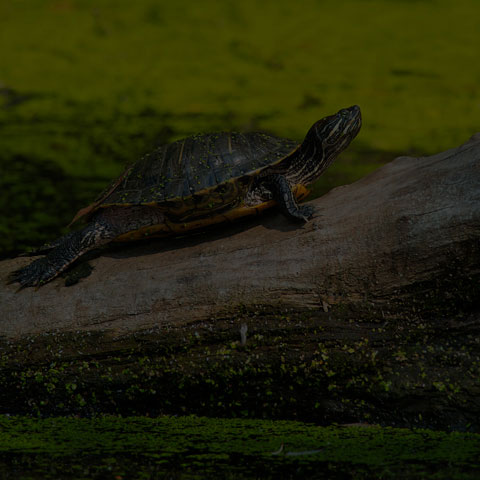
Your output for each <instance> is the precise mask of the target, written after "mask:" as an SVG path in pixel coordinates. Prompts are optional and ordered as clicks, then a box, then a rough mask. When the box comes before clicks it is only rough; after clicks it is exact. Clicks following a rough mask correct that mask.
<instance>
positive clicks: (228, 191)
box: [77, 132, 298, 222]
mask: <svg viewBox="0 0 480 480" xmlns="http://www.w3.org/2000/svg"><path fill="white" fill-rule="evenodd" d="M297 147H298V144H297V143H296V142H295V141H293V140H288V139H283V138H278V137H274V136H271V135H267V134H264V133H245V134H241V133H226V132H222V133H214V134H205V135H194V136H192V137H188V138H185V139H183V140H179V141H177V142H174V143H171V144H169V145H164V146H162V147H159V148H158V149H157V150H155V151H153V152H152V153H151V154H147V155H145V156H144V157H143V158H142V159H141V160H139V161H138V162H137V163H135V164H134V165H132V166H131V167H130V168H129V169H127V170H126V171H125V172H124V174H123V175H122V176H120V177H119V178H118V179H117V180H116V181H115V182H114V183H113V184H112V185H111V186H110V187H109V188H107V189H106V190H105V191H104V192H103V193H102V195H100V197H99V198H98V199H97V201H96V202H95V203H94V204H92V205H91V206H90V207H87V209H84V211H81V212H79V215H77V218H78V217H79V216H83V215H85V214H87V213H90V212H92V211H95V210H96V209H98V208H104V207H110V206H113V205H122V206H131V205H155V206H157V207H160V208H162V209H163V210H164V211H165V212H166V213H167V214H168V216H169V217H170V218H171V219H176V220H178V221H181V222H184V221H188V220H189V219H190V218H193V217H195V218H199V217H201V216H202V214H203V215H205V216H206V215H208V214H209V213H211V212H218V211H219V210H222V209H223V210H229V209H232V208H235V207H236V206H239V205H241V203H242V202H243V198H244V194H246V192H247V190H248V188H249V186H250V185H251V183H252V181H253V179H254V177H255V176H257V175H258V174H259V173H260V172H261V171H262V170H263V169H265V168H266V167H268V166H271V165H274V164H276V163H278V162H280V161H281V160H282V159H284V158H285V157H286V156H288V155H290V154H291V153H292V152H293V151H294V150H295V149H296V148H297ZM87 210H88V211H87Z"/></svg>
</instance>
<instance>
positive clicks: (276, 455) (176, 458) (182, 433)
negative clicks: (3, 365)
mask: <svg viewBox="0 0 480 480" xmlns="http://www.w3.org/2000/svg"><path fill="white" fill-rule="evenodd" d="M479 451H480V436H479V435H474V434H465V433H445V432H441V431H431V430H406V429H394V428H381V427H378V426H373V425H371V426H366V425H364V426H330V427H317V426H315V425H312V424H304V423H300V422H291V421H276V422H273V421H267V420H238V419H215V418H202V417H195V416H186V417H160V418H155V419H152V418H145V417H143V418H138V417H127V418H121V417H100V418H93V419H85V418H84V419H79V418H66V417H54V418H48V419H43V420H38V419H32V418H25V417H0V465H2V467H3V472H4V474H5V473H6V472H12V473H16V474H17V475H18V476H17V477H16V478H36V477H35V476H33V477H29V476H28V475H32V473H33V474H36V475H39V474H40V473H42V474H43V475H44V476H42V478H58V477H55V475H58V474H59V473H60V472H61V478H86V476H87V475H101V474H103V475H105V474H108V477H107V478H117V479H118V478H148V477H146V475H149V474H152V473H155V474H156V475H160V474H161V473H163V474H167V473H168V474H170V475H173V474H174V475H176V476H174V477H173V478H202V477H201V476H203V478H205V476H208V478H259V477H261V478H330V476H331V475H332V474H337V475H340V478H385V479H389V478H424V477H425V475H426V474H428V475H429V478H439V479H440V478H445V479H447V478H448V479H455V478H459V479H460V478H462V479H463V478H465V479H467V478H472V479H473V478H475V475H476V474H477V473H478V471H479V469H480V463H479V458H478V452H479ZM52 464H53V465H55V467H52ZM82 474H83V475H84V476H83V477H82V476H79V475H82ZM306 475H307V476H308V477H306ZM89 478H90V477H89ZM95 478H97V477H95ZM102 478H105V477H102Z"/></svg>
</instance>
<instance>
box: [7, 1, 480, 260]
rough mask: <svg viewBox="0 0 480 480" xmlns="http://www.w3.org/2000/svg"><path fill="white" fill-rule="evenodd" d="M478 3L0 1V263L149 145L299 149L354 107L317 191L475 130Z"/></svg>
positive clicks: (479, 71) (65, 219)
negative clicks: (349, 134)
mask: <svg viewBox="0 0 480 480" xmlns="http://www.w3.org/2000/svg"><path fill="white" fill-rule="evenodd" d="M479 14H480V6H479V4H478V2H477V1H476V0H458V1H456V2H450V1H448V0H423V1H407V0H403V1H401V0H397V1H385V0H341V1H338V2H324V1H317V0H305V1H304V2H302V3H301V4H296V3H293V2H288V1H278V0H277V1H275V2H273V1H268V2H261V3H258V2H254V1H253V0H245V1H242V2H236V1H224V2H217V1H215V0H206V1H204V2H191V1H188V0H179V1H176V2H167V1H160V2H158V1H153V0H141V1H136V2H128V1H126V0H116V1H111V0H103V1H94V0H82V1H78V0H32V1H29V2H25V1H21V0H17V1H9V2H1V3H0V44H1V45H3V48H2V52H1V55H0V254H2V255H8V254H13V253H16V252H19V251H21V250H22V249H25V248H28V247H31V246H34V245H39V244H41V243H43V242H44V241H47V240H51V239H52V238H55V237H56V236H58V235H59V234H60V233H63V232H64V231H65V230H64V226H65V225H66V224H68V223H69V221H70V220H71V218H72V216H73V215H74V213H75V212H76V210H77V209H78V208H80V207H82V206H84V205H85V204H88V203H89V202H90V201H91V200H92V199H93V198H94V197H95V196H96V194H97V193H98V192H99V191H100V190H101V189H102V188H103V186H105V184H107V183H108V181H109V180H110V179H111V178H112V177H114V176H115V175H117V174H118V173H119V172H121V171H122V169H123V168H124V166H125V164H127V163H130V162H132V161H135V160H136V159H137V158H138V157H139V156H140V155H141V154H142V153H145V152H147V151H148V150H150V149H151V148H152V147H153V146H154V145H156V144H158V143H162V142H166V141H170V140H174V139H177V138H179V137H182V136H185V135H189V134H192V133H197V132H205V131H212V130H224V129H233V130H240V131H244V130H258V129H260V130H266V131H269V132H272V133H274V134H277V135H280V136H286V137H291V138H294V139H297V140H301V139H302V138H303V136H304V134H305V132H306V131H307V129H308V127H309V126H310V125H311V124H312V123H313V122H314V121H315V120H317V119H318V118H320V117H322V116H324V115H327V114H330V113H332V112H335V111H337V110H338V109H339V108H341V107H344V106H348V105H351V104H354V103H356V104H359V105H360V106H361V107H362V110H363V117H364V126H363V129H362V132H361V133H360V136H359V137H358V139H357V140H356V141H355V142H354V144H353V145H352V146H351V148H350V149H349V150H348V151H347V152H345V153H344V155H343V156H342V158H341V159H339V161H338V162H337V164H336V165H335V166H333V167H332V169H331V170H330V172H329V173H328V174H327V175H326V176H324V177H323V178H322V179H321V180H320V182H319V183H318V184H317V185H316V187H315V188H314V195H318V194H321V193H322V192H325V191H326V190H327V189H328V188H330V187H331V186H333V185H335V184H339V183H346V182H350V181H352V180H354V179H356V178H359V177H361V176H363V175H365V174H366V173H367V172H369V171H371V170H372V169H375V168H377V167H378V165H380V164H381V163H382V162H384V161H388V160H390V159H392V158H393V157H394V156H395V155H397V154H408V153H414V154H422V153H434V152H437V151H440V150H444V149H447V148H450V147H454V146H456V145H458V144H459V143H461V142H463V141H465V140H466V139H467V138H468V137H469V136H471V135H472V134H473V133H474V132H475V131H478V130H479V126H480V124H479V118H480V100H479V98H480V97H479V96H480V91H479V88H480V87H479V85H480V62H478V45H479V44H480V29H478V22H477V20H478V16H479Z"/></svg>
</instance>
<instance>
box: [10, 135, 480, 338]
mask: <svg viewBox="0 0 480 480" xmlns="http://www.w3.org/2000/svg"><path fill="white" fill-rule="evenodd" d="M312 204H313V205H315V207H316V215H315V217H314V219H313V220H312V221H310V222H308V223H307V224H305V225H304V226H298V225H292V224H291V223H289V222H288V221H287V220H286V219H284V218H283V217H282V216H281V215H279V214H277V213H269V214H266V215H264V216H263V217H262V218H258V219H254V220H252V221H247V222H242V223H240V224H238V225H235V226H227V227H221V228H217V229H215V230H213V231H211V232H209V233H203V234H200V235H196V236H194V237H191V238H185V239H170V240H162V241H160V240H159V241H156V242H153V243H149V244H148V245H146V244H136V245H133V246H127V247H126V248H124V249H121V250H119V249H114V250H112V249H110V250H106V251H105V252H103V254H102V255H101V256H100V257H99V258H96V259H95V260H93V261H92V265H93V266H94V271H93V273H92V274H91V275H90V276H89V277H88V278H86V279H83V280H81V281H80V282H79V283H78V284H76V285H74V286H71V287H68V288H67V287H65V286H64V280H63V279H61V278H60V279H56V280H55V281H53V282H52V283H50V284H48V285H46V286H43V287H42V288H41V289H40V290H38V291H35V290H34V289H32V288H28V289H24V290H23V291H20V292H19V293H15V291H16V289H17V285H10V286H5V282H4V281H5V279H6V277H7V275H8V273H9V272H10V271H12V270H14V269H15V268H18V267H20V266H22V265H24V264H25V263H27V262H30V261H31V259H30V258H17V259H14V260H11V261H4V262H2V263H1V264H0V279H1V280H2V282H1V285H0V305H1V309H2V315H1V317H0V332H1V334H2V335H5V336H7V337H21V336H23V335H26V334H32V333H42V332H45V331H51V330H56V331H70V330H72V329H73V330H79V329H81V330H102V331H103V330H105V329H113V330H116V331H118V332H120V331H132V330H133V331H135V330H139V329H144V328H150V327H154V326H161V325H175V324H176V325H179V324H182V323H185V322H191V321H192V320H206V319H209V318H212V317H215V316H216V315H218V314H221V313H222V312H223V311H225V310H228V309H231V308H232V307H236V306H238V305H243V306H247V307H248V306H251V305H263V306H278V305H283V306H287V307H294V308H298V307H306V308H323V309H327V308H329V307H330V306H331V305H335V304H339V303H341V304H347V305H352V304H355V305H356V306H357V307H358V308H360V309H365V308H366V307H368V306H370V307H373V308H374V309H377V311H378V310H380V309H381V310H382V311H383V314H384V315H385V312H387V311H389V310H391V309H392V308H394V310H395V308H397V307H398V305H399V304H402V303H403V304H404V306H405V305H407V304H408V303H409V302H411V301H412V299H413V297H414V296H415V294H417V296H418V294H420V298H421V299H424V295H427V297H432V298H428V300H429V304H430V303H432V302H434V301H436V300H438V299H440V297H445V296H451V297H452V299H457V300H458V299H460V300H462V298H461V297H462V295H467V296H468V295H471V292H467V291H466V290H469V288H467V286H468V284H469V283H471V281H472V279H473V278H474V277H476V278H478V274H479V269H480V261H479V258H480V247H479V238H480V134H477V135H476V136H474V137H472V138H471V139H470V141H469V142H467V143H466V144H464V145H462V146H460V147H458V148H455V149H452V150H449V151H447V152H444V153H441V154H438V155H434V156H431V157H427V158H409V157H400V158H397V159H396V160H394V161H392V162H391V163H389V164H387V165H385V166H384V167H383V168H380V169H379V170H377V171H376V172H374V173H372V174H371V175H368V176H367V177H366V178H364V179H362V180H360V181H358V182H356V183H354V184H352V185H348V186H344V187H339V188H336V189H334V190H333V191H331V192H330V193H329V194H328V195H325V196H324V197H322V198H319V199H317V200H315V201H313V202H312ZM459 284H461V285H462V288H461V289H460V290H458V289H457V288H456V287H457V286H458V285H459ZM464 288H465V289H466V290H465V289H464ZM445 289H447V290H448V291H446V290H445ZM430 300H431V301H430ZM467 300H468V298H467ZM418 308H422V307H421V306H419V307H418Z"/></svg>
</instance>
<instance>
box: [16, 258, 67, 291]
mask: <svg viewBox="0 0 480 480" xmlns="http://www.w3.org/2000/svg"><path fill="white" fill-rule="evenodd" d="M59 273H60V272H59V271H58V270H57V269H55V267H54V265H52V264H51V263H50V262H49V261H48V258H47V257H43V258H39V259H38V260H35V261H34V262H32V263H30V265H27V266H26V267H23V268H20V269H18V270H15V271H14V272H12V273H11V274H10V275H9V277H8V280H7V283H9V284H11V283H16V282H18V283H19V284H20V289H22V288H25V287H40V286H41V285H44V284H45V283H47V282H49V281H50V280H52V279H54V278H55V277H56V276H57V275H58V274H59Z"/></svg>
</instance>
